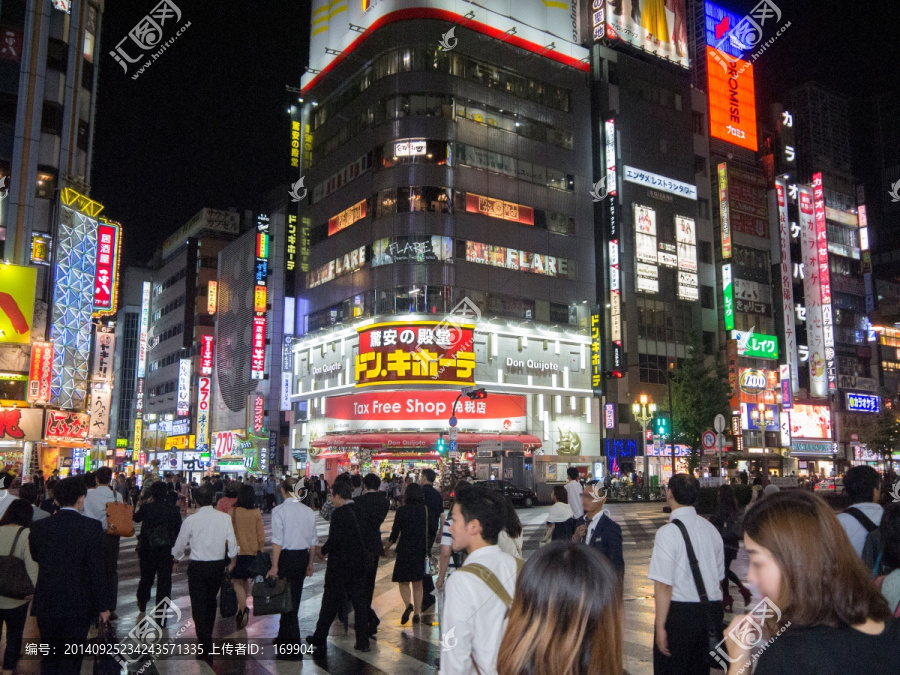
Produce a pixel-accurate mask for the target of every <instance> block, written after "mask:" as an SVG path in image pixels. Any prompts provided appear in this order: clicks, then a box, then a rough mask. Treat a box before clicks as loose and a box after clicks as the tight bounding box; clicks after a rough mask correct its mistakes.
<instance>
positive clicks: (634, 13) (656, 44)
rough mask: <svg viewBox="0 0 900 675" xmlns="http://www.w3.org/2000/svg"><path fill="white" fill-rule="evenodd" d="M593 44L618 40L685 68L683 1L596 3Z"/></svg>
mask: <svg viewBox="0 0 900 675" xmlns="http://www.w3.org/2000/svg"><path fill="white" fill-rule="evenodd" d="M593 7H594V9H593V10H592V21H591V24H592V27H593V31H594V33H593V38H594V40H600V39H601V38H604V37H605V38H607V39H609V40H621V41H623V42H627V43H628V44H630V45H632V46H634V47H637V48H638V49H641V50H643V51H645V52H648V53H650V54H653V55H654V56H658V57H659V58H662V59H665V60H666V61H670V62H672V63H676V64H678V65H679V66H681V67H682V68H688V67H689V66H690V62H689V60H688V46H687V23H686V20H687V13H686V10H685V0H669V1H668V2H663V1H662V0H651V1H650V2H648V1H647V0H644V2H640V0H627V1H626V0H611V1H610V2H603V1H602V0H601V1H599V2H598V1H597V0H595V1H594V3H593Z"/></svg>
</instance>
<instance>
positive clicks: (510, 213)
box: [466, 192, 534, 225]
mask: <svg viewBox="0 0 900 675" xmlns="http://www.w3.org/2000/svg"><path fill="white" fill-rule="evenodd" d="M466 211H467V212H468V213H480V214H482V215H485V216H490V217H491V218H500V219H501V220H511V221H512V222H514V223H521V224H522V225H534V209H533V208H531V207H530V206H523V205H521V204H516V203H515V202H506V201H503V200H502V199H493V198H491V197H485V196H483V195H476V194H474V193H472V192H467V193H466Z"/></svg>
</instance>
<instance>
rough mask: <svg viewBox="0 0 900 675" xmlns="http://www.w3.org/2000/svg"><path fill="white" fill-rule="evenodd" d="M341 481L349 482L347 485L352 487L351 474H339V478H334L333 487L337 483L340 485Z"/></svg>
mask: <svg viewBox="0 0 900 675" xmlns="http://www.w3.org/2000/svg"><path fill="white" fill-rule="evenodd" d="M341 481H347V484H348V485H350V484H351V483H350V474H349V473H346V472H345V473H339V474H338V475H337V476H335V477H334V481H333V482H332V485H335V484H337V483H340V482H341ZM351 491H352V490H351Z"/></svg>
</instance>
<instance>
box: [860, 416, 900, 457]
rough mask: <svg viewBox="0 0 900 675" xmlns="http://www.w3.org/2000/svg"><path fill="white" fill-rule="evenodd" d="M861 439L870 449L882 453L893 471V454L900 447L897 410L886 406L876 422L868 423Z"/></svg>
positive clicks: (899, 423) (899, 422) (899, 427)
mask: <svg viewBox="0 0 900 675" xmlns="http://www.w3.org/2000/svg"><path fill="white" fill-rule="evenodd" d="M860 440H861V441H862V442H863V443H865V444H866V447H867V448H868V449H869V450H873V451H874V452H877V453H880V454H881V456H882V457H883V459H884V461H885V463H886V464H887V465H888V470H889V471H892V470H893V462H892V454H893V452H894V450H895V449H896V448H900V419H898V416H897V411H896V410H895V409H893V408H889V407H887V406H886V407H885V408H884V410H883V412H882V413H881V414H880V415H878V417H877V418H876V419H875V424H871V425H868V426H867V427H866V428H865V430H864V431H863V432H862V433H861V437H860Z"/></svg>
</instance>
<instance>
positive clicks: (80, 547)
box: [28, 477, 110, 675]
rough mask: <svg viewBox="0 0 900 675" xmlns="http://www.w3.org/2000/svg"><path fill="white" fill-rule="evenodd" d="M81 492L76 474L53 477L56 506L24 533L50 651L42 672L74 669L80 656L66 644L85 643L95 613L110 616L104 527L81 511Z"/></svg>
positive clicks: (102, 618) (43, 638) (41, 626)
mask: <svg viewBox="0 0 900 675" xmlns="http://www.w3.org/2000/svg"><path fill="white" fill-rule="evenodd" d="M86 494H87V486H86V485H85V484H84V480H83V479H82V478H80V477H70V478H64V479H63V480H61V481H58V482H57V483H55V484H54V486H53V496H54V498H55V499H56V502H57V503H58V504H59V507H60V510H59V512H57V513H55V514H53V515H52V516H50V517H49V518H44V519H43V520H39V521H36V522H34V523H33V524H32V526H31V536H30V537H29V538H28V541H29V545H30V547H31V557H32V558H34V561H35V562H36V563H37V564H38V582H37V586H36V587H35V590H34V606H33V611H34V614H35V616H36V617H37V622H38V628H39V629H40V632H41V642H42V643H43V644H49V645H50V654H49V655H48V656H45V657H43V659H42V660H41V673H42V674H43V673H54V674H56V673H59V674H61V675H63V674H65V675H68V674H70V673H71V674H72V675H77V673H79V672H80V671H81V659H82V657H81V655H80V654H79V653H76V654H66V645H67V644H68V645H71V644H79V645H82V644H85V642H86V641H87V634H88V630H89V629H90V627H91V623H93V622H94V621H95V620H97V617H98V616H99V617H100V621H109V609H110V608H109V606H108V604H109V593H107V585H108V582H107V579H106V567H105V564H104V561H103V536H104V534H103V528H102V527H101V525H100V523H99V522H97V521H96V520H94V519H93V518H88V517H86V516H83V515H81V510H82V509H83V508H84V497H85V495H86Z"/></svg>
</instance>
